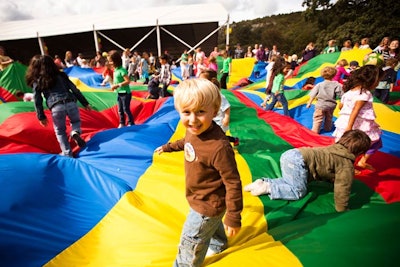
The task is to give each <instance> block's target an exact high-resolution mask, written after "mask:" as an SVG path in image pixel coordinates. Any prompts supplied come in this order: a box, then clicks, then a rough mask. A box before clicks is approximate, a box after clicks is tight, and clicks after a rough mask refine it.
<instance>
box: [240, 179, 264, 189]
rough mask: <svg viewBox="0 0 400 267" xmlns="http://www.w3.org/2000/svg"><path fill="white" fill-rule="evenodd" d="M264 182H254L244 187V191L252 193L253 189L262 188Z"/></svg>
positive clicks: (258, 180) (260, 180)
mask: <svg viewBox="0 0 400 267" xmlns="http://www.w3.org/2000/svg"><path fill="white" fill-rule="evenodd" d="M263 182H264V180H263V179H257V180H255V181H254V182H252V183H251V184H248V185H246V186H245V187H244V191H246V192H251V191H253V189H255V188H257V187H259V186H261V184H262V183H263Z"/></svg>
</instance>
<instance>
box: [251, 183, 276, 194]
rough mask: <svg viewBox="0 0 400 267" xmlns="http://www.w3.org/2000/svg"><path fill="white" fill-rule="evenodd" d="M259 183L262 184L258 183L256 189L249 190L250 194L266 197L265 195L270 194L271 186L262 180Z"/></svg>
mask: <svg viewBox="0 0 400 267" xmlns="http://www.w3.org/2000/svg"><path fill="white" fill-rule="evenodd" d="M260 180H261V179H260ZM261 181H262V182H261V183H259V184H258V186H257V187H255V188H253V189H252V190H251V192H250V193H251V194H252V195H253V196H260V195H266V194H270V193H271V186H270V184H269V182H266V181H264V180H261Z"/></svg>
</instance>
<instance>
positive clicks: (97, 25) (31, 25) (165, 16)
mask: <svg viewBox="0 0 400 267" xmlns="http://www.w3.org/2000/svg"><path fill="white" fill-rule="evenodd" d="M227 19H228V12H227V11H226V9H225V8H224V7H223V6H222V5H221V4H219V3H212V4H196V5H178V6H165V7H154V8H141V9H131V10H120V11H110V12H107V13H103V14H99V13H97V14H90V15H74V16H63V17H60V16H58V17H52V18H46V19H37V20H21V21H11V22H5V23H1V31H0V41H7V40H19V39H29V38H36V37H37V36H40V37H46V36H56V35H63V34H72V33H81V32H89V31H93V29H95V30H112V29H125V28H139V27H148V26H156V25H157V22H158V25H161V26H162V25H177V24H192V23H206V22H222V21H223V22H226V21H227Z"/></svg>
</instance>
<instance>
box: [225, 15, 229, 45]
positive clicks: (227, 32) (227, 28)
mask: <svg viewBox="0 0 400 267" xmlns="http://www.w3.org/2000/svg"><path fill="white" fill-rule="evenodd" d="M226 45H229V14H228V19H227V20H226Z"/></svg>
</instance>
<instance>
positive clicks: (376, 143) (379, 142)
mask: <svg viewBox="0 0 400 267" xmlns="http://www.w3.org/2000/svg"><path fill="white" fill-rule="evenodd" d="M380 148H382V139H381V138H379V139H378V140H376V141H374V142H373V143H372V144H371V147H370V148H369V149H368V151H367V153H365V154H364V155H363V156H362V157H361V158H360V160H359V161H358V163H357V166H358V167H360V168H363V169H368V170H371V171H375V168H374V167H372V165H371V164H368V163H367V160H368V159H369V158H370V157H371V155H372V154H374V153H375V152H376V151H377V150H379V149H380Z"/></svg>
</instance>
